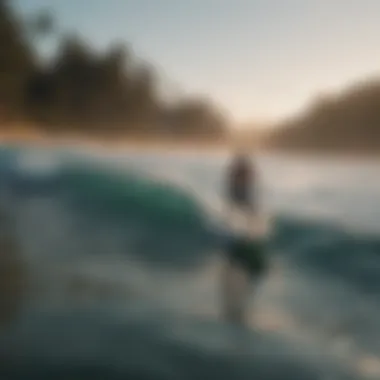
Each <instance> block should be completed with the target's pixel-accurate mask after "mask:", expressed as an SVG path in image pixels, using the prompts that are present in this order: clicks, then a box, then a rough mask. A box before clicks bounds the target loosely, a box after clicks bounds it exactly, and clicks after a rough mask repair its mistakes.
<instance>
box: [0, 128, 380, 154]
mask: <svg viewBox="0 0 380 380" xmlns="http://www.w3.org/2000/svg"><path fill="white" fill-rule="evenodd" d="M0 144H22V145H30V146H33V145H34V146H43V147H57V148H59V147H65V146H70V147H88V148H94V149H97V150H105V151H110V150H113V151H119V152H120V151H128V152H143V151H149V152H156V153H157V152H158V153H161V152H163V151H165V152H168V153H176V154H181V153H195V152H197V153H201V154H205V153H210V154H222V155H223V154H226V153H228V152H229V151H231V150H232V149H233V147H234V142H233V140H227V139H226V140H224V141H216V142H211V141H210V140H203V141H202V140H201V139H200V138H194V139H185V138H176V139H175V138H168V137H147V136H141V135H140V136H136V135H135V136H131V135H125V136H114V137H109V136H104V137H103V136H91V137H88V136H84V135H80V134H73V133H67V134H64V133H60V134H47V133H46V134H45V133H42V132H40V131H38V130H37V129H33V128H14V129H13V131H12V132H8V131H6V130H3V131H2V132H0ZM252 151H253V152H255V151H256V152H257V153H258V154H260V155H268V156H269V155H270V156H278V157H286V158H289V159H295V158H300V157H302V158H306V157H307V158H311V159H313V158H315V159H319V160H320V159H322V160H323V161H326V160H336V159H348V160H353V159H355V160H376V161H377V160H380V152H379V153H377V152H373V151H368V152H365V151H355V152H349V151H344V150H338V149H337V150H336V151H334V150H333V149H328V150H325V151H323V150H321V149H300V148H297V149H291V148H279V147H276V148H270V147H265V146H264V147H259V148H254V147H253V144H252Z"/></svg>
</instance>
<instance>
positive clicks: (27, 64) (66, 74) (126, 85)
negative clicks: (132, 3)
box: [0, 0, 227, 138]
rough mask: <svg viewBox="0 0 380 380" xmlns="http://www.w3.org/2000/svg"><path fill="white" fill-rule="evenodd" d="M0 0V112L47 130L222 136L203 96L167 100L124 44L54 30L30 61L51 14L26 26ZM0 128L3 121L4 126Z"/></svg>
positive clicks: (221, 125) (221, 123)
mask: <svg viewBox="0 0 380 380" xmlns="http://www.w3.org/2000/svg"><path fill="white" fill-rule="evenodd" d="M27 24H28V23H27V22H25V21H22V20H21V19H20V18H18V17H17V15H15V12H14V10H13V9H12V8H11V7H10V6H9V3H8V2H7V1H6V0H0V57H1V59H0V111H1V112H2V114H3V115H5V114H7V115H11V114H12V115H17V117H20V116H22V117H23V118H24V119H27V120H30V121H33V122H34V123H35V124H37V125H39V126H40V128H41V129H42V130H44V131H46V132H51V133H53V132H54V133H56V132H67V131H70V132H77V133H85V134H89V133H97V134H110V135H113V134H128V133H131V134H134V135H136V134H140V133H141V134H147V133H149V134H150V135H152V134H153V135H154V134H157V135H159V134H162V133H167V134H170V135H171V136H178V137H184V136H186V137H188V136H191V137H194V136H195V137H196V136H200V137H202V138H205V137H208V136H212V138H214V137H215V136H216V135H218V136H222V135H223V134H224V133H225V129H226V125H227V119H226V117H225V116H222V115H221V112H220V111H218V110H217V108H216V106H215V105H214V104H212V103H211V102H209V101H208V100H207V101H206V100H203V99H202V98H200V97H198V98H191V99H180V100H179V101H178V104H177V105H176V106H173V105H170V106H169V105H166V103H165V102H164V100H163V99H162V98H161V95H160V93H159V91H158V80H159V78H158V75H157V73H156V72H155V70H154V68H153V67H151V66H150V65H149V64H148V63H145V62H142V61H141V60H139V59H138V58H137V57H136V56H134V55H133V54H132V52H131V51H130V50H128V48H127V47H126V46H123V45H117V44H115V45H111V46H110V47H109V49H107V50H106V51H105V52H99V51H96V50H95V49H94V48H93V47H92V46H91V45H90V44H88V43H86V42H85V40H84V39H83V38H81V37H80V36H78V35H70V34H69V33H63V34H62V33H60V36H57V38H58V39H59V40H58V42H59V43H58V49H57V52H56V54H55V55H54V56H53V57H52V58H51V59H50V60H49V61H48V62H46V61H43V63H41V61H42V60H39V59H37V58H38V56H37V54H36V53H35V49H34V48H35V46H33V44H34V43H35V41H36V38H38V36H40V35H42V36H46V35H48V34H52V33H54V30H55V27H54V23H53V20H52V18H51V17H50V15H48V14H45V13H41V15H40V16H37V17H34V18H33V20H32V23H31V24H32V25H33V28H32V29H33V32H35V35H34V37H35V38H28V33H29V35H30V33H31V32H30V28H29V32H28V27H27V26H28V25H29V26H30V23H29V24H28V25H27ZM3 125H4V123H3Z"/></svg>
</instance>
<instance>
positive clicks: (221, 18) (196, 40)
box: [13, 0, 380, 124]
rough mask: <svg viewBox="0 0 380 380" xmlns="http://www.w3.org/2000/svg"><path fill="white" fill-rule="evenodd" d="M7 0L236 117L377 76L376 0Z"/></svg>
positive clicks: (282, 112) (294, 107)
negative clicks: (128, 54)
mask: <svg viewBox="0 0 380 380" xmlns="http://www.w3.org/2000/svg"><path fill="white" fill-rule="evenodd" d="M13 2H15V4H16V6H18V7H19V8H20V9H21V11H22V12H23V13H25V14H31V13H33V12H34V11H37V10H40V9H47V10H51V11H52V12H53V14H54V16H55V17H56V20H57V24H58V26H59V28H60V29H61V30H68V31H70V30H78V31H80V32H81V34H82V35H83V36H84V37H85V38H86V39H88V40H90V41H91V43H92V44H93V45H95V46H96V47H98V48H104V47H106V46H107V45H108V44H109V43H110V42H113V41H118V42H120V41H125V43H126V44H128V45H129V46H130V47H132V48H133V51H134V52H135V54H137V55H138V56H139V57H141V58H143V59H144V60H147V61H149V62H151V63H153V64H154V65H155V66H156V67H157V69H158V72H159V74H160V75H161V76H162V78H163V79H164V82H165V83H166V85H167V87H168V88H170V91H174V92H177V91H181V92H184V93H190V94H204V95H207V96H210V97H211V98H212V99H214V100H215V101H216V102H217V103H218V104H219V105H221V106H222V107H223V108H224V109H225V110H227V111H228V112H229V113H230V114H231V115H232V117H233V118H234V120H235V121H236V122H237V123H250V122H252V123H258V124H262V123H263V124H265V123H266V122H271V121H277V120H281V119H282V118H284V117H288V116H291V115H293V114H295V113H297V112H299V111H300V110H301V109H302V108H303V107H305V106H307V104H309V103H310V101H311V100H312V99H313V98H315V96H317V95H319V94H321V93H322V94H323V93H326V92H330V91H336V90H340V89H342V88H344V87H345V86H347V85H350V84H351V83H353V82H355V81H357V80H362V79H366V78H367V77H371V76H377V75H379V74H380V22H379V15H380V1H379V0H13ZM47 46H48V45H47Z"/></svg>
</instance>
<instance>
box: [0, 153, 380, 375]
mask: <svg viewBox="0 0 380 380" xmlns="http://www.w3.org/2000/svg"><path fill="white" fill-rule="evenodd" d="M225 162H226V157H225V156H224V155H222V154H218V155H217V154H209V155H207V154H190V153H189V154H174V153H142V152H140V153H136V152H135V153H131V152H129V153H128V152H125V151H115V152H112V153H105V152H104V151H103V152H100V151H95V150H91V149H87V150H86V149H79V148H78V147H76V148H68V147H66V148H61V149H46V148H44V149H42V148H41V149H37V148H30V147H25V146H17V147H2V149H1V150H0V174H1V178H2V180H1V183H0V219H1V220H0V227H1V235H2V237H4V236H6V237H9V236H11V237H12V241H14V242H15V243H16V248H14V250H15V252H14V253H13V254H12V255H13V256H17V258H18V261H17V263H18V265H19V266H20V267H22V268H23V269H22V273H23V274H22V276H21V275H19V277H22V278H23V281H21V282H20V283H22V284H24V286H19V287H18V288H17V287H15V286H14V285H9V284H8V283H7V282H4V281H5V280H4V281H3V282H1V284H6V285H4V287H5V290H3V291H2V292H0V302H2V304H1V305H0V310H1V308H3V310H5V309H6V308H7V311H8V309H9V313H8V314H9V315H10V317H9V318H8V319H7V320H6V322H4V323H3V324H2V325H1V327H0V375H1V378H2V379H3V378H4V379H141V380H142V379H144V380H145V379H147V380H149V379H165V380H166V379H167V380H172V379H173V380H174V379H195V378H199V379H211V378H218V379H221V380H222V379H236V380H239V379H253V378H259V379H269V380H272V379H275V380H277V379H292V380H298V379H299V380H301V379H302V380H313V379H321V380H322V379H323V380H330V379H342V380H343V379H355V380H360V379H380V320H379V318H378V315H379V313H380V301H379V299H380V298H379V295H380V207H379V203H380V166H379V163H378V162H375V161H369V160H367V161H363V160H362V161H359V160H354V159H351V160H348V159H346V160H340V161H339V160H338V159H321V158H318V159H317V158H304V159H300V158H291V157H285V156H283V157H279V156H277V157H274V156H260V157H259V158H258V163H259V168H260V176H261V202H262V204H263V208H264V209H265V212H266V214H267V215H268V216H269V218H270V227H271V228H270V233H269V237H268V253H267V254H268V259H269V271H268V273H267V275H266V276H265V278H263V280H262V281H261V282H260V283H258V284H254V289H253V290H254V291H253V292H252V297H251V300H250V309H249V318H248V320H249V326H248V328H244V329H243V328H238V327H236V326H231V325H229V324H227V323H226V322H224V321H223V320H222V319H221V317H220V312H219V306H220V273H221V269H222V266H223V254H222V253H223V252H222V251H223V236H222V234H218V233H216V231H217V229H216V226H220V224H221V223H222V222H223V217H222V215H223V212H222V210H223V202H222V187H223V186H222V185H223V177H222V175H223V169H224V167H225ZM8 256H9V255H8ZM8 256H7V260H8V261H5V262H7V263H8V264H7V265H8V266H9V262H12V260H11V259H9V257H8ZM13 256H12V257H13ZM20 263H21V264H20ZM15 267H16V266H15ZM3 268H5V266H3ZM7 268H8V267H7ZM9 268H13V267H12V266H9ZM17 268H18V267H17ZM12 270H13V272H12V271H11V269H7V270H5V269H3V271H2V275H3V277H4V278H5V277H7V275H6V274H7V273H8V277H11V278H12V279H13V278H16V277H17V276H18V273H19V272H20V270H16V269H12ZM4 273H5V275H4ZM9 274H10V275H9ZM0 281H1V280H0ZM7 284H8V285H7ZM12 286H13V287H12ZM16 288H17V289H18V290H17V292H16V291H15V290H14V289H16ZM7 289H8V290H9V291H8V290H7ZM19 289H22V290H19ZM7 292H8V293H7ZM12 292H13V293H12ZM2 298H3V299H5V300H6V301H7V302H3V301H2ZM10 300H11V301H12V302H10ZM4 305H5V306H4Z"/></svg>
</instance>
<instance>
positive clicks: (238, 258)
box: [222, 153, 264, 324]
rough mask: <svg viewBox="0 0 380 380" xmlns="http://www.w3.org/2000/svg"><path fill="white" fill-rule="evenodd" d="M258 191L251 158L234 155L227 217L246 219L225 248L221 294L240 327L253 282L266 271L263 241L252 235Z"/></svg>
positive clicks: (229, 171)
mask: <svg viewBox="0 0 380 380" xmlns="http://www.w3.org/2000/svg"><path fill="white" fill-rule="evenodd" d="M256 188H257V170H256V167H255V165H254V164H253V162H252V161H251V159H250V157H249V155H248V154H244V153H238V154H236V155H234V157H233V158H232V161H231V164H230V166H229V168H228V169H227V175H226V190H227V191H226V198H227V199H226V201H227V204H228V214H227V218H228V219H229V220H230V221H231V220H232V219H234V217H235V215H234V214H235V213H236V212H237V214H238V216H239V217H240V216H242V217H243V218H242V219H243V225H242V224H240V227H239V228H238V233H237V234H233V236H232V237H231V238H230V239H229V243H228V246H227V247H226V255H227V265H226V268H225V269H226V270H225V272H224V278H223V286H224V288H223V291H222V292H223V300H224V312H223V313H224V316H225V317H226V319H227V320H229V321H231V322H235V323H239V324H243V322H244V318H245V309H246V306H247V301H248V297H249V289H250V286H251V283H252V281H253V279H257V278H258V277H260V275H261V274H262V273H263V272H264V262H263V258H262V256H261V254H262V246H261V242H260V240H259V239H256V238H255V237H252V235H251V230H252V229H253V225H252V223H251V222H252V221H254V218H255V216H256V215H257V213H258V209H257V199H256V197H257V191H256Z"/></svg>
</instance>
